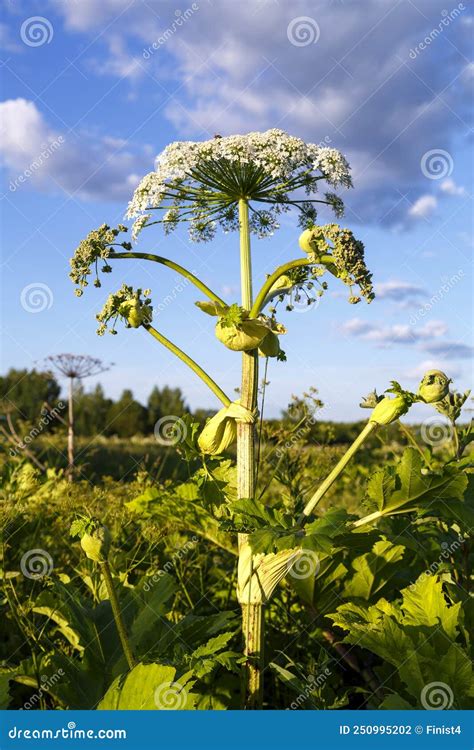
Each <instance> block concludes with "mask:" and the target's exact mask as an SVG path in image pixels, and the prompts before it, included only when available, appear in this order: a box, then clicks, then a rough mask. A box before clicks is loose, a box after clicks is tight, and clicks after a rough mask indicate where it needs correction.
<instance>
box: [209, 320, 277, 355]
mask: <svg viewBox="0 0 474 750" xmlns="http://www.w3.org/2000/svg"><path fill="white" fill-rule="evenodd" d="M268 330H269V329H268V326H267V325H265V323H262V321H260V320H255V319H249V320H243V321H242V322H241V323H238V324H235V325H234V324H228V323H227V324H226V323H224V322H223V321H221V320H219V321H218V322H217V324H216V336H217V338H218V339H219V341H221V342H222V343H223V344H224V345H225V346H226V347H227V348H228V349H232V351H234V352H248V351H251V350H252V349H257V348H258V347H259V346H260V344H261V342H262V341H263V339H264V338H265V336H266V335H267V334H268Z"/></svg>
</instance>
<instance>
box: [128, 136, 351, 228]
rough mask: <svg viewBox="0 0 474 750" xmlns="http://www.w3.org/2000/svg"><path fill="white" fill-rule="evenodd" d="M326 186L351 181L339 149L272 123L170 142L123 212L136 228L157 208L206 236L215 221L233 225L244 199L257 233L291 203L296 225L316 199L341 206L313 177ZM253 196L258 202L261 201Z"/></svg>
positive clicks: (305, 220)
mask: <svg viewBox="0 0 474 750" xmlns="http://www.w3.org/2000/svg"><path fill="white" fill-rule="evenodd" d="M320 180H323V181H325V182H326V184H327V185H330V186H331V187H337V186H342V187H346V188H348V187H351V186H352V181H351V177H350V167H349V164H348V163H347V161H346V159H345V157H344V156H343V155H342V154H341V153H340V152H339V151H337V149H334V148H329V147H327V146H323V147H321V146H319V145H317V144H315V143H305V142H304V141H303V140H301V138H296V137H295V136H291V135H288V133H285V132H284V131H283V130H278V129H276V128H273V129H271V130H267V131H266V132H264V133H259V132H255V133H248V134H247V135H232V136H228V137H224V138H223V137H220V136H215V137H214V138H212V139H211V140H208V141H201V142H194V141H181V142H176V143H171V144H170V145H169V146H167V147H166V148H165V149H164V151H163V152H162V153H161V154H160V155H159V156H158V157H157V160H156V169H155V171H154V172H151V173H150V174H148V175H146V176H145V177H144V178H143V179H142V181H141V183H140V184H139V186H138V188H137V189H136V190H135V193H134V196H133V198H132V200H131V202H130V204H129V206H128V212H127V218H133V217H137V216H138V217H139V218H138V219H137V222H136V227H135V229H134V235H136V234H138V232H139V231H140V230H141V229H142V228H143V226H144V222H143V217H142V215H143V213H144V212H147V213H149V212H150V211H153V210H163V211H164V215H163V217H162V218H161V219H159V218H157V220H156V221H155V220H154V219H153V217H150V218H149V219H148V220H147V221H146V222H145V223H146V224H147V225H151V224H154V223H163V224H164V227H165V230H167V231H171V230H172V229H174V228H175V227H176V225H177V224H178V223H179V222H183V221H186V222H189V225H190V236H191V239H193V240H195V241H196V240H197V241H199V240H204V241H206V240H209V239H211V238H212V236H213V235H214V233H215V230H216V228H217V226H218V225H220V226H221V227H222V228H223V229H224V231H230V230H233V229H235V228H236V226H238V217H237V206H238V201H239V200H240V199H246V200H247V201H248V202H249V204H250V208H251V229H252V231H253V232H255V233H256V234H258V235H259V236H262V237H263V236H268V235H269V234H273V232H274V230H275V229H276V228H278V221H277V216H278V214H280V213H281V212H282V211H288V210H289V209H290V208H291V207H292V206H294V207H296V208H297V209H299V211H300V214H301V216H300V223H301V225H302V226H311V225H312V224H314V223H315V219H316V216H317V214H316V209H315V205H314V204H316V203H325V204H327V205H330V206H332V207H333V208H334V210H335V211H336V213H337V214H340V213H341V211H342V208H343V204H342V201H341V199H340V198H338V196H336V195H335V194H334V193H326V194H323V196H321V198H320V199H318V200H316V199H314V198H312V197H311V196H313V195H314V194H315V193H316V191H317V183H318V181H320ZM258 204H264V207H260V206H259V205H258Z"/></svg>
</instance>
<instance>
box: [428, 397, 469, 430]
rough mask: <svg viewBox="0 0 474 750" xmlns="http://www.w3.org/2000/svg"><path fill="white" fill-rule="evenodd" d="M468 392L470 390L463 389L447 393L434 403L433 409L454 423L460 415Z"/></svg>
mask: <svg viewBox="0 0 474 750" xmlns="http://www.w3.org/2000/svg"><path fill="white" fill-rule="evenodd" d="M470 393H471V391H470V390H467V391H464V393H458V392H457V391H453V392H451V393H448V394H447V395H446V396H445V397H444V398H443V399H442V400H441V401H438V402H437V403H435V405H434V406H435V409H436V411H439V413H440V414H443V415H444V416H445V417H447V418H448V419H449V420H451V422H453V423H454V422H456V421H457V420H458V419H459V417H460V416H461V411H462V407H463V406H464V404H465V402H466V401H467V399H468V398H469V396H470Z"/></svg>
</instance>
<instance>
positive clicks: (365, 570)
mask: <svg viewBox="0 0 474 750" xmlns="http://www.w3.org/2000/svg"><path fill="white" fill-rule="evenodd" d="M404 552H405V547H403V546H402V545H401V544H392V543H391V542H389V541H387V540H380V541H378V542H376V543H375V544H374V546H373V548H372V551H371V552H367V553H366V554H365V555H360V556H359V557H356V558H355V559H354V560H353V561H352V567H353V569H354V570H355V571H356V572H355V574H354V575H353V576H352V578H350V579H349V580H348V581H347V583H346V585H345V587H344V596H345V597H347V598H349V597H356V598H360V599H367V600H368V599H370V598H371V597H372V596H373V595H374V594H378V593H379V592H380V591H381V590H382V589H383V588H384V587H385V586H386V584H387V583H388V582H389V581H390V579H391V578H392V577H393V576H394V575H396V574H397V571H398V567H399V566H398V563H399V562H400V560H401V559H402V558H403V555H404Z"/></svg>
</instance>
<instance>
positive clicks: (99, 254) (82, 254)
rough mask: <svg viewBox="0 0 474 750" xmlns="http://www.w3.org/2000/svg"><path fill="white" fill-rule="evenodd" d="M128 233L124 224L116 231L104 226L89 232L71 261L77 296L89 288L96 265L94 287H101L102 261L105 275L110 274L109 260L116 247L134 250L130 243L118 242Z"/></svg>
mask: <svg viewBox="0 0 474 750" xmlns="http://www.w3.org/2000/svg"><path fill="white" fill-rule="evenodd" d="M126 231H127V227H126V226H125V225H124V224H119V225H118V227H117V228H116V229H111V227H109V226H108V224H102V226H100V227H99V228H98V229H94V230H93V231H92V232H89V234H88V235H87V237H86V238H85V239H83V240H82V242H80V243H79V245H78V247H77V248H76V250H75V252H74V255H73V257H72V258H71V260H70V265H71V273H70V274H69V278H70V279H71V280H72V281H73V282H74V284H77V287H78V288H77V289H76V295H77V296H78V297H80V296H81V295H82V288H83V287H86V286H88V283H89V282H88V280H87V277H88V276H90V274H91V266H92V265H94V267H95V273H96V278H95V281H94V286H100V285H101V284H100V281H99V275H98V263H99V261H100V260H103V261H105V264H104V266H103V267H102V269H101V270H102V271H103V272H104V273H110V271H111V270H112V268H111V266H110V265H109V264H108V263H107V258H109V256H110V254H111V252H112V247H113V246H114V245H118V246H119V247H123V248H124V249H125V250H131V249H132V245H131V243H130V242H116V238H117V236H118V235H119V234H120V233H121V232H126Z"/></svg>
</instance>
